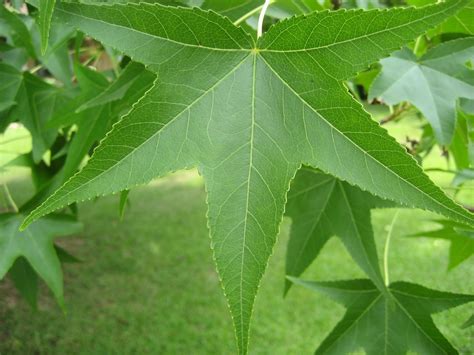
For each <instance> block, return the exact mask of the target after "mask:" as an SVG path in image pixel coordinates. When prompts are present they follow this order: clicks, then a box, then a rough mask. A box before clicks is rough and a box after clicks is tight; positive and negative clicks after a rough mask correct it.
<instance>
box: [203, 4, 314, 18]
mask: <svg viewBox="0 0 474 355" xmlns="http://www.w3.org/2000/svg"><path fill="white" fill-rule="evenodd" d="M264 2H265V1H263V0H227V1H222V0H205V1H204V2H203V4H202V6H201V8H202V9H205V10H213V11H216V12H218V13H220V14H221V15H223V16H226V17H228V18H229V19H231V20H232V21H237V22H240V19H242V18H247V17H249V15H251V14H255V15H258V14H259V11H260V10H261V9H262V6H263V3H264ZM274 8H276V9H279V10H283V11H284V12H285V14H286V15H295V14H306V13H309V12H312V11H315V10H322V6H321V5H319V3H318V2H317V1H316V0H272V1H271V5H270V7H269V10H270V11H271V10H273V9H274Z"/></svg>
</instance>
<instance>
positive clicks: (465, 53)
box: [369, 38, 474, 145]
mask: <svg viewBox="0 0 474 355" xmlns="http://www.w3.org/2000/svg"><path fill="white" fill-rule="evenodd" d="M473 56H474V38H463V39H458V40H454V41H450V42H446V43H443V44H441V45H439V46H437V47H435V48H433V49H431V50H430V51H428V52H427V53H426V54H425V55H424V56H423V57H421V58H420V59H417V58H416V56H415V55H414V54H413V53H412V52H411V51H410V50H409V49H407V48H404V49H402V50H401V51H398V52H395V53H394V54H392V56H391V57H389V58H386V59H382V61H381V63H382V71H381V73H380V74H379V76H378V77H377V78H376V79H375V81H374V83H373V84H372V86H371V88H370V95H369V96H370V99H373V98H375V97H379V98H381V99H383V100H384V101H385V102H386V103H387V104H390V105H394V104H396V103H399V102H402V101H409V102H411V103H412V104H413V105H415V106H416V107H417V108H418V109H419V110H420V111H421V112H422V113H423V115H424V116H425V117H426V118H427V119H428V121H429V122H430V124H431V125H432V126H433V129H434V132H435V135H436V138H437V140H438V142H439V143H440V144H443V145H447V144H449V143H450V142H451V139H452V137H453V134H454V130H455V124H456V101H457V99H458V98H460V97H465V98H474V71H473V70H472V69H470V68H468V67H467V66H466V65H465V63H466V61H467V60H469V59H471V58H472V57H473Z"/></svg>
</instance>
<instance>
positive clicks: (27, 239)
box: [0, 213, 82, 306]
mask: <svg viewBox="0 0 474 355" xmlns="http://www.w3.org/2000/svg"><path fill="white" fill-rule="evenodd" d="M23 218H24V216H23V215H20V214H12V213H6V214H1V215H0V279H2V278H3V277H4V276H5V274H6V273H7V271H8V270H9V269H10V268H11V267H12V265H13V263H14V262H15V260H17V259H18V258H19V257H24V258H25V259H26V260H27V261H28V263H29V264H30V265H31V266H32V268H33V269H34V270H35V271H36V272H37V273H38V274H39V275H40V276H41V278H43V280H44V281H45V282H46V284H47V285H48V287H49V288H50V289H51V291H52V292H53V294H54V296H55V297H56V299H57V301H58V303H59V304H60V305H61V306H64V297H63V276H62V272H61V264H60V262H59V259H58V255H57V253H56V250H55V247H54V244H53V239H54V238H55V237H60V236H66V235H71V234H75V233H78V232H80V230H81V229H82V225H81V223H79V222H76V221H75V220H73V219H72V218H70V217H68V216H64V215H51V216H48V217H47V218H44V219H42V220H41V221H38V222H36V223H34V224H32V225H31V226H29V227H28V228H27V229H25V230H24V231H23V232H20V231H19V230H18V227H19V226H20V224H21V221H22V220H23ZM16 271H18V268H17V269H16ZM29 301H30V302H32V300H29Z"/></svg>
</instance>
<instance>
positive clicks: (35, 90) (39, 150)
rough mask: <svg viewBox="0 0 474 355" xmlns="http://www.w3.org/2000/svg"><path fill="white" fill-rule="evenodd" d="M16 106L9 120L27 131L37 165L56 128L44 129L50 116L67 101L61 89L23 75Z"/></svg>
mask: <svg viewBox="0 0 474 355" xmlns="http://www.w3.org/2000/svg"><path fill="white" fill-rule="evenodd" d="M15 101H16V102H17V106H15V107H14V108H13V110H12V111H11V117H12V118H15V119H18V120H19V121H20V122H21V123H23V124H24V126H25V127H26V128H27V129H28V130H29V131H30V133H31V136H32V139H33V159H34V161H35V162H36V163H38V162H39V161H40V160H41V159H42V157H43V155H44V153H45V152H46V151H47V150H48V149H49V148H50V146H51V145H52V144H53V142H54V140H55V138H56V136H57V130H56V129H48V128H46V127H45V126H46V122H47V121H48V120H49V119H50V117H51V115H52V113H53V112H54V111H55V110H56V109H57V108H58V107H60V106H62V105H64V103H65V102H67V101H68V99H67V97H65V96H64V95H63V94H62V92H61V90H60V89H58V88H56V87H54V86H52V85H49V84H47V83H46V82H44V81H43V80H41V79H40V78H38V77H36V76H34V75H32V74H30V73H28V72H25V73H23V81H22V84H21V86H20V89H19V90H18V94H17V97H16V99H15Z"/></svg>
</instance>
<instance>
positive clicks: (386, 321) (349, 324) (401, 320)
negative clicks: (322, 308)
mask: <svg viewBox="0 0 474 355" xmlns="http://www.w3.org/2000/svg"><path fill="white" fill-rule="evenodd" d="M291 281H292V282H294V283H296V284H298V285H302V286H304V287H307V288H309V289H311V290H315V291H318V292H321V293H324V294H325V295H327V296H329V297H330V298H332V299H333V300H334V301H336V302H338V303H341V304H342V305H343V306H344V307H346V308H347V311H346V314H345V315H344V317H343V319H342V320H341V321H340V322H339V323H338V324H337V325H336V327H335V328H334V329H333V330H332V332H331V333H330V334H329V335H328V336H327V338H326V339H324V341H323V342H322V344H321V345H320V346H319V348H318V349H317V350H316V354H335V355H339V354H349V353H354V352H359V351H360V349H361V348H363V349H364V350H365V352H366V354H367V355H372V354H373V355H378V354H382V353H383V354H387V355H389V354H394V355H395V354H406V353H407V352H408V351H409V350H411V351H414V352H416V353H417V354H432V355H434V354H457V353H458V352H457V350H456V349H455V348H454V347H453V346H452V345H451V344H450V343H449V341H448V340H447V339H446V338H445V337H444V336H443V334H441V333H440V331H439V330H438V329H437V328H436V325H435V324H434V322H433V319H432V317H431V315H432V314H435V313H438V312H441V311H444V310H447V309H450V308H453V307H457V306H460V305H462V304H465V303H468V302H472V301H474V296H472V295H462V294H456V293H448V292H441V291H436V290H432V289H429V288H425V287H423V286H420V285H417V284H413V283H409V282H395V283H392V284H391V285H390V286H389V287H388V290H387V291H388V292H385V293H384V292H381V291H380V290H378V289H377V288H376V287H375V285H374V284H373V283H372V282H371V281H369V280H348V281H335V282H310V281H303V280H299V279H295V278H291Z"/></svg>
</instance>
